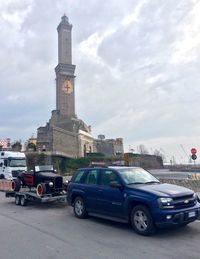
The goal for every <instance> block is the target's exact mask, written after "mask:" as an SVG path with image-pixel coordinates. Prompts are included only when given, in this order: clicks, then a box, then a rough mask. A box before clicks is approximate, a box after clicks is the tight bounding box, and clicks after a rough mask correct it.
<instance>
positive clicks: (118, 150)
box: [95, 135, 124, 156]
mask: <svg viewBox="0 0 200 259" xmlns="http://www.w3.org/2000/svg"><path fill="white" fill-rule="evenodd" d="M99 136H100V137H99V138H98V139H96V140H95V143H96V150H97V152H98V153H102V154H104V155H106V156H116V155H122V154H123V153H124V146H123V139H122V138H116V139H105V138H102V137H101V136H103V135H99Z"/></svg>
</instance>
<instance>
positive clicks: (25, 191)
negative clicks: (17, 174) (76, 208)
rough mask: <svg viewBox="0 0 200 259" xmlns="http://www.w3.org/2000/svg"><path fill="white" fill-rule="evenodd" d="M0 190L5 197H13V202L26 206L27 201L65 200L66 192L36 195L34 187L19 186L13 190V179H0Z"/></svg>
mask: <svg viewBox="0 0 200 259" xmlns="http://www.w3.org/2000/svg"><path fill="white" fill-rule="evenodd" d="M0 191H1V192H4V193H5V197H6V198H15V204H16V205H21V206H26V205H27V203H28V202H37V203H45V202H54V201H57V202H67V192H66V191H63V192H62V193H59V194H57V193H51V194H44V195H42V196H38V194H37V192H36V188H32V189H30V188H21V189H20V191H14V184H13V181H10V180H6V179H5V180H0Z"/></svg>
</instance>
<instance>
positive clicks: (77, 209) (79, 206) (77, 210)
mask: <svg viewBox="0 0 200 259" xmlns="http://www.w3.org/2000/svg"><path fill="white" fill-rule="evenodd" d="M74 214H75V216H76V217H77V218H80V219H83V218H85V217H86V215H87V211H86V208H85V202H84V200H83V198H82V197H79V196H78V197H76V199H75V201H74Z"/></svg>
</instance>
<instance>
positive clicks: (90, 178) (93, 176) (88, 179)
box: [85, 169, 97, 185]
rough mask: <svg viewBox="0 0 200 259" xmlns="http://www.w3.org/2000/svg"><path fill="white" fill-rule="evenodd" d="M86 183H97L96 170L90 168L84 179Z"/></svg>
mask: <svg viewBox="0 0 200 259" xmlns="http://www.w3.org/2000/svg"><path fill="white" fill-rule="evenodd" d="M85 183H86V184H90V185H92V184H97V170H95V169H94V170H90V171H89V172H88V174H87V177H86V180H85Z"/></svg>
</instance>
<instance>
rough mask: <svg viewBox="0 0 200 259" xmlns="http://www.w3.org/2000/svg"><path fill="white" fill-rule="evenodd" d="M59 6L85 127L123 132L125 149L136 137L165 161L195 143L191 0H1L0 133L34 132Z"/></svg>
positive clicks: (198, 31) (198, 44) (44, 110)
mask: <svg viewBox="0 0 200 259" xmlns="http://www.w3.org/2000/svg"><path fill="white" fill-rule="evenodd" d="M64 13H66V15H67V16H68V18H69V21H70V23H71V24H73V64H75V65H76V85H75V87H76V113H77V115H78V117H79V118H81V119H83V120H84V121H85V122H86V123H87V124H88V125H92V133H93V136H94V137H97V136H98V135H99V134H104V135H105V136H106V138H117V137H122V138H123V139H124V144H125V151H128V150H129V149H130V148H131V149H134V151H135V152H136V151H137V147H138V146H139V145H140V144H143V145H145V146H146V148H147V149H148V150H149V152H150V153H153V152H154V150H155V149H157V150H160V151H161V152H162V153H163V154H164V155H165V156H166V158H167V160H168V161H169V160H170V159H172V157H173V156H175V159H176V161H177V162H188V156H189V154H190V149H191V148H192V147H196V148H197V149H198V150H199V153H200V115H199V111H200V109H199V108H200V70H199V69H200V15H199V14H200V1H198V0H176V1H174V0H167V1H166V0H126V1H124V0H110V1H102V0H84V1H83V0H82V1H81V0H42V1H41V0H0V60H1V65H0V94H1V108H0V139H3V138H7V137H10V138H11V140H12V141H15V140H19V139H21V140H22V141H26V140H27V139H28V138H29V137H31V136H32V135H34V136H36V134H37V128H38V127H39V126H44V125H45V124H46V122H47V121H48V120H49V118H50V116H51V110H53V109H55V72H54V68H55V66H56V65H57V63H58V61H57V31H56V28H57V25H58V24H59V22H60V19H61V16H62V15H63V14H64ZM183 149H184V150H185V152H186V153H187V154H188V156H187V155H186V154H185V152H184V150H183ZM197 161H198V160H197ZM199 161H200V159H199Z"/></svg>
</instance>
